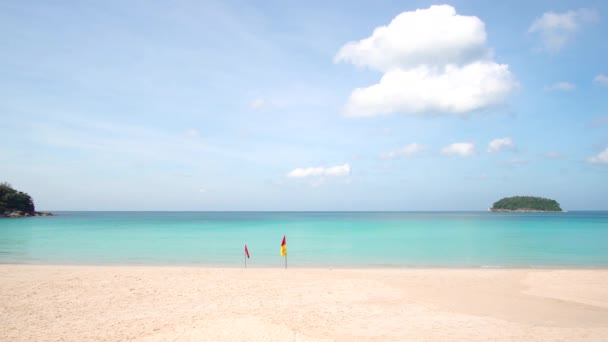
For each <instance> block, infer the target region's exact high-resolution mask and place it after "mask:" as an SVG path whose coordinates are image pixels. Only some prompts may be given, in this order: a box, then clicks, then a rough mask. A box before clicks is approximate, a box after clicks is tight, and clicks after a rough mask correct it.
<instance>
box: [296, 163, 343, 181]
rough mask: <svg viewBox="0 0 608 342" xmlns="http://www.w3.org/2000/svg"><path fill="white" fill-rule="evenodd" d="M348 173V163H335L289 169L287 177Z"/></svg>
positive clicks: (341, 174)
mask: <svg viewBox="0 0 608 342" xmlns="http://www.w3.org/2000/svg"><path fill="white" fill-rule="evenodd" d="M348 175H350V165H349V164H343V165H336V166H331V167H323V166H317V167H307V168H297V169H294V170H291V171H290V172H289V173H288V174H287V177H289V178H307V177H320V176H348Z"/></svg>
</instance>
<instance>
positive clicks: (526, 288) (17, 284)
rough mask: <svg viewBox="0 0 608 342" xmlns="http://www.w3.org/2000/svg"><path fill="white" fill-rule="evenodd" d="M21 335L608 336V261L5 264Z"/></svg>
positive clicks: (4, 288) (13, 319) (14, 327)
mask: <svg viewBox="0 0 608 342" xmlns="http://www.w3.org/2000/svg"><path fill="white" fill-rule="evenodd" d="M0 278H1V279H3V281H2V282H0V319H2V320H3V322H4V324H3V325H2V326H0V336H4V337H5V340H6V341H20V340H61V339H64V340H96V341H115V340H125V339H127V340H136V341H166V340H175V339H178V338H179V339H181V340H192V341H194V340H213V341H231V340H243V339H247V340H252V341H285V340H294V339H297V340H300V341H335V340H337V341H346V340H357V341H360V340H362V341H372V340H443V341H446V340H449V341H451V340H467V341H483V340H488V339H492V340H527V341H534V340H538V341H545V340H556V339H561V340H573V341H585V340H606V339H608V287H606V286H605V285H606V284H608V269H496V268H476V269H469V268H460V269H452V268H450V269H445V268H409V269H401V268H400V269H392V268H389V269H386V268H384V269H352V268H351V269H315V268H296V269H287V270H285V269H279V268H254V269H244V268H210V267H187V266H164V267H163V266H82V265H15V264H11V265H8V264H4V265H0Z"/></svg>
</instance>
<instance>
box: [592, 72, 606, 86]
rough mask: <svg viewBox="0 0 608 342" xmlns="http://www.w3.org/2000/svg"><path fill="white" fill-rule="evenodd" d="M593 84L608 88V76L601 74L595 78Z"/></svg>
mask: <svg viewBox="0 0 608 342" xmlns="http://www.w3.org/2000/svg"><path fill="white" fill-rule="evenodd" d="M593 83H595V84H598V85H601V86H605V87H608V76H606V75H604V74H599V75H597V76H595V78H594V79H593Z"/></svg>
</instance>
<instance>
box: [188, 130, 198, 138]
mask: <svg viewBox="0 0 608 342" xmlns="http://www.w3.org/2000/svg"><path fill="white" fill-rule="evenodd" d="M200 135H201V134H200V132H199V131H197V130H195V129H189V130H187V131H186V136H188V137H198V136H200Z"/></svg>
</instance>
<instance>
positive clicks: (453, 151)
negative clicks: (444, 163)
mask: <svg viewBox="0 0 608 342" xmlns="http://www.w3.org/2000/svg"><path fill="white" fill-rule="evenodd" d="M474 153H475V144H473V143H469V142H458V143H453V144H450V145H448V146H446V147H444V148H442V149H441V154H443V155H459V156H462V157H468V156H472V155H473V154H474Z"/></svg>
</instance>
